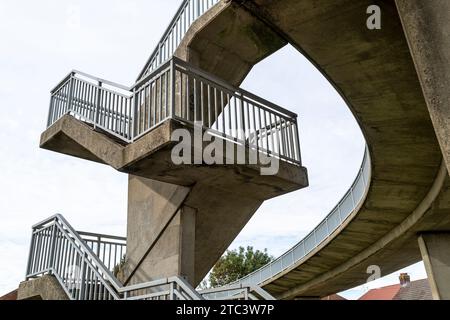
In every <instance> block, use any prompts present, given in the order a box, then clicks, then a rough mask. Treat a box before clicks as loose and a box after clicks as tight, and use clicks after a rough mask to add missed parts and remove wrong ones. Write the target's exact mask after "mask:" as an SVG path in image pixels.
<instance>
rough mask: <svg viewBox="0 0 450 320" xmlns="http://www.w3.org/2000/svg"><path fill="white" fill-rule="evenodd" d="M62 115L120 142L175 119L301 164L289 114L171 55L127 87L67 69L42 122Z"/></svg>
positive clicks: (294, 123) (294, 126) (295, 129)
mask: <svg viewBox="0 0 450 320" xmlns="http://www.w3.org/2000/svg"><path fill="white" fill-rule="evenodd" d="M92 81H94V83H93V82H92ZM106 85H108V88H106V87H105V86H106ZM65 114H71V115H73V116H74V117H76V118H77V119H79V120H82V121H84V122H87V123H90V124H91V125H92V126H93V127H94V128H95V129H97V128H98V129H101V130H103V131H105V132H107V133H109V134H112V135H114V136H116V137H118V138H120V139H121V140H123V141H124V142H125V143H129V142H131V141H134V140H136V139H139V138H140V137H142V136H143V135H145V134H146V133H148V132H149V131H151V130H152V129H154V128H155V127H157V126H158V125H160V124H161V123H162V122H164V121H165V120H167V119H175V120H179V121H181V122H183V123H188V124H191V125H194V126H199V125H200V126H202V128H203V129H204V130H208V132H209V133H211V134H212V135H215V136H219V137H222V138H223V139H224V140H226V141H231V142H232V143H235V144H238V145H241V146H246V147H248V148H250V150H254V151H255V153H256V152H260V153H265V154H267V155H270V156H274V157H277V158H280V159H282V160H285V161H288V162H291V163H294V164H299V165H300V164H301V157H300V143H299V137H298V125H297V115H296V114H295V113H293V112H290V111H288V110H286V109H284V108H282V107H280V106H277V105H275V104H274V103H271V102H269V101H267V100H264V99H262V98H260V97H257V96H255V95H254V94H252V93H250V92H248V91H245V90H243V89H239V88H236V87H233V86H231V85H229V84H227V83H226V82H225V81H223V80H221V79H218V78H217V77H215V76H213V75H211V74H208V73H205V72H203V71H202V70H200V69H198V68H195V67H193V66H191V65H189V64H188V63H186V62H184V61H182V60H180V59H178V58H175V57H173V58H172V59H170V60H169V61H167V62H166V63H164V64H162V65H161V66H160V67H159V68H157V69H156V70H155V71H154V72H153V73H152V74H150V75H148V76H146V77H144V78H143V79H142V80H140V81H139V82H137V83H136V84H135V85H134V86H133V87H132V88H127V87H125V86H120V85H118V84H114V83H112V82H107V81H106V80H102V79H98V78H95V77H93V76H90V75H87V74H85V73H80V72H78V71H74V72H71V73H70V74H69V76H67V77H66V78H64V79H63V81H62V82H61V83H60V84H59V85H58V86H57V87H56V88H55V89H54V90H52V96H51V103H50V112H49V121H48V125H49V126H50V125H52V124H53V123H54V122H56V121H57V120H58V119H59V118H61V117H62V116H63V115H65Z"/></svg>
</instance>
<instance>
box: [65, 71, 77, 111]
mask: <svg viewBox="0 0 450 320" xmlns="http://www.w3.org/2000/svg"><path fill="white" fill-rule="evenodd" d="M74 76H75V72H71V73H70V80H69V97H68V98H67V108H66V112H65V113H68V112H69V111H70V110H72V100H73V97H72V95H73V82H74V81H73V79H74Z"/></svg>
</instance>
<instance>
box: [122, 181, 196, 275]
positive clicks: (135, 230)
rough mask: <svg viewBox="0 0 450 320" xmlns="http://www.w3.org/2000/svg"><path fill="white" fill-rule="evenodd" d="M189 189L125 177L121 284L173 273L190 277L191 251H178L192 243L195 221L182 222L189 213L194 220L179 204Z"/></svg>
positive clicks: (192, 261)
mask: <svg viewBox="0 0 450 320" xmlns="http://www.w3.org/2000/svg"><path fill="white" fill-rule="evenodd" d="M189 191H190V188H188V187H182V186H177V185H173V184H168V183H164V182H159V181H156V180H150V179H146V178H141V177H137V176H133V175H130V176H129V182H128V220H127V221H128V223H127V263H126V267H125V274H126V277H127V280H126V281H125V284H136V283H141V282H145V281H148V280H151V279H160V278H164V277H171V276H174V275H179V276H184V277H186V278H187V279H191V280H192V279H193V278H194V272H193V269H194V250H186V251H184V250H182V248H185V247H186V244H185V243H186V242H188V243H190V242H191V243H192V244H194V243H195V220H194V221H193V222H191V221H188V222H186V223H182V222H184V221H183V220H184V219H185V218H188V217H189V216H192V217H191V219H195V214H194V215H189V214H185V212H184V211H185V209H184V208H183V206H182V205H183V202H184V201H185V199H186V197H187V195H188V194H189ZM189 222H190V223H189ZM183 228H184V229H183ZM187 228H189V229H191V230H185V229H187ZM189 231H190V232H189Z"/></svg>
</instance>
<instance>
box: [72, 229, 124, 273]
mask: <svg viewBox="0 0 450 320" xmlns="http://www.w3.org/2000/svg"><path fill="white" fill-rule="evenodd" d="M78 234H79V235H80V237H81V239H83V240H84V242H85V243H86V244H87V246H88V247H89V249H91V250H92V252H94V253H95V254H96V256H97V257H98V258H99V259H100V261H101V262H103V264H104V265H105V266H106V268H108V270H110V271H111V272H113V271H114V268H115V267H116V266H118V265H120V264H121V263H122V262H123V261H124V260H125V256H126V251H127V238H125V237H117V236H110V235H105V234H98V233H91V232H82V231H78Z"/></svg>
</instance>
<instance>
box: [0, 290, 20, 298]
mask: <svg viewBox="0 0 450 320" xmlns="http://www.w3.org/2000/svg"><path fill="white" fill-rule="evenodd" d="M0 300H17V290H14V291H11V292H10V293H7V294H5V295H4V296H2V297H0Z"/></svg>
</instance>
